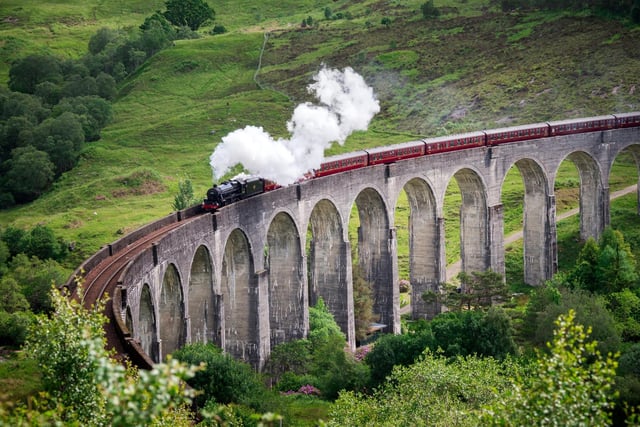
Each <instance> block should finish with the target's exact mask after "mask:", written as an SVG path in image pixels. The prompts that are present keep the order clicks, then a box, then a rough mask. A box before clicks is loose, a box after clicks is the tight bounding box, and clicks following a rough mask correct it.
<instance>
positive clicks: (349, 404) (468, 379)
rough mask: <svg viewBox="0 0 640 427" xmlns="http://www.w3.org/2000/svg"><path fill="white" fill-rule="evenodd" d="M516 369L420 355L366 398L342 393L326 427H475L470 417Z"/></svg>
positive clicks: (486, 360) (476, 360) (489, 361)
mask: <svg viewBox="0 0 640 427" xmlns="http://www.w3.org/2000/svg"><path fill="white" fill-rule="evenodd" d="M515 369H516V366H515V365H513V364H510V363H507V362H498V361H496V360H495V359H491V358H480V357H476V356H468V357H457V358H454V359H448V358H446V357H444V356H442V355H441V354H434V353H432V352H431V351H426V352H425V353H424V355H423V356H422V358H421V359H420V360H418V361H417V362H416V363H414V364H412V365H410V366H406V367H405V366H397V367H396V368H394V370H393V373H392V374H391V375H390V376H389V379H388V381H386V382H385V383H384V384H383V385H381V386H380V387H379V388H376V389H375V391H374V392H373V393H371V394H368V395H367V394H360V393H353V392H342V393H340V397H339V398H338V399H337V400H336V402H335V403H334V405H333V406H332V408H331V410H330V413H329V415H330V417H329V421H328V423H327V424H328V425H329V426H354V427H356V426H363V427H364V426H436V427H447V426H478V425H481V424H479V423H478V421H477V419H475V418H476V417H475V416H474V413H475V412H476V411H478V410H480V408H481V407H482V406H483V405H487V404H491V403H494V402H495V401H496V400H498V399H499V398H500V395H501V394H502V393H503V392H504V390H505V389H507V388H509V387H510V386H511V378H510V375H509V374H512V373H513V371H514V370H515Z"/></svg>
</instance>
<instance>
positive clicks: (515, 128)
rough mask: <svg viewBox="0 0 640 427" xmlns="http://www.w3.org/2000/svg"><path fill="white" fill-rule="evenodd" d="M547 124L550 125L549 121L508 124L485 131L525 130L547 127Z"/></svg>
mask: <svg viewBox="0 0 640 427" xmlns="http://www.w3.org/2000/svg"><path fill="white" fill-rule="evenodd" d="M547 126H549V124H548V123H545V122H540V123H531V124H528V125H519V126H507V127H502V128H495V129H485V130H484V132H486V133H503V132H515V131H519V130H525V129H533V128H545V127H547Z"/></svg>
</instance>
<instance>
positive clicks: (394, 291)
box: [387, 227, 401, 334]
mask: <svg viewBox="0 0 640 427" xmlns="http://www.w3.org/2000/svg"><path fill="white" fill-rule="evenodd" d="M389 258H390V262H389V263H387V265H388V266H389V268H390V269H391V271H390V272H389V277H390V279H391V284H390V295H389V296H390V298H389V300H388V305H387V313H388V314H387V318H388V319H390V323H391V324H390V325H389V326H390V327H388V328H387V331H389V332H392V333H394V334H399V333H400V332H401V329H400V287H399V286H398V239H397V235H396V229H395V227H392V228H390V229H389Z"/></svg>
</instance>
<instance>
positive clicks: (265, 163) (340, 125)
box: [210, 67, 380, 185]
mask: <svg viewBox="0 0 640 427" xmlns="http://www.w3.org/2000/svg"><path fill="white" fill-rule="evenodd" d="M314 80H315V83H312V84H310V85H309V86H308V87H307V90H308V91H309V92H310V93H315V96H316V98H318V100H319V101H320V103H321V105H312V104H311V103H308V102H306V103H304V104H300V105H298V106H297V107H296V108H295V110H294V111H293V115H292V116H291V120H290V121H289V122H287V129H288V130H289V132H290V134H291V137H290V138H289V139H273V138H272V137H271V135H269V134H268V133H267V132H265V131H264V130H263V129H262V127H257V126H247V127H245V128H244V129H237V130H235V131H233V132H231V133H229V134H228V135H226V136H225V137H223V138H222V142H221V143H220V144H219V145H218V146H217V147H216V149H215V151H214V152H213V153H212V154H211V157H210V164H211V168H212V170H213V175H214V178H215V179H216V180H217V179H220V177H222V176H223V175H224V174H225V173H226V172H227V171H228V170H229V169H230V168H232V167H233V166H235V165H236V164H238V163H242V165H243V166H244V167H245V169H247V170H248V171H250V172H251V173H252V174H255V175H259V176H261V177H263V178H267V179H269V180H272V181H275V182H277V183H278V184H281V185H288V184H292V183H294V182H295V181H296V180H297V179H299V178H300V177H302V176H303V175H304V174H305V173H307V172H309V171H311V170H312V169H317V168H318V167H320V164H321V163H322V159H323V158H324V151H325V150H326V149H327V148H329V147H331V143H333V142H338V143H339V144H341V145H342V144H343V143H344V141H345V140H346V138H347V137H348V136H349V135H350V134H351V133H352V132H353V131H356V130H366V129H367V126H369V122H370V121H371V119H372V118H373V116H374V115H375V114H376V113H378V112H379V111H380V104H379V103H378V100H377V99H376V98H375V95H374V93H373V89H372V88H370V87H369V86H367V84H366V83H365V81H364V79H363V78H362V77H361V76H360V75H359V74H357V73H356V72H355V71H353V70H352V69H351V68H349V67H347V68H345V69H344V71H342V72H341V71H339V70H335V69H329V68H326V67H323V68H322V69H321V70H320V71H319V72H318V74H316V75H315V76H314Z"/></svg>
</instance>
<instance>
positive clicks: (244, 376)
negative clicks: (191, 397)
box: [173, 343, 266, 407]
mask: <svg viewBox="0 0 640 427" xmlns="http://www.w3.org/2000/svg"><path fill="white" fill-rule="evenodd" d="M173 356H174V357H175V358H176V359H177V360H180V361H182V362H184V363H187V364H190V365H199V364H201V363H204V365H205V367H204V368H203V369H202V370H200V371H199V372H197V373H196V374H195V376H194V377H193V378H191V379H190V380H189V381H188V383H189V385H190V386H191V387H193V388H194V389H196V390H199V391H201V392H202V394H201V395H199V396H197V397H196V399H195V403H196V404H197V405H198V406H199V407H204V405H205V404H206V402H207V401H209V400H214V401H215V402H217V403H223V404H227V403H237V404H243V405H247V406H254V407H255V406H257V405H258V404H259V402H260V400H261V397H263V396H264V394H265V393H266V389H265V387H264V385H263V384H262V383H261V381H260V378H259V376H258V375H257V374H256V373H255V372H254V371H253V369H252V368H251V366H250V365H248V364H247V363H245V362H241V361H238V360H235V359H234V358H233V357H232V356H230V355H228V354H224V353H223V352H222V349H220V348H219V347H216V346H214V345H213V344H202V343H197V344H188V345H186V346H184V347H182V348H180V349H178V350H177V351H175V352H174V354H173Z"/></svg>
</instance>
